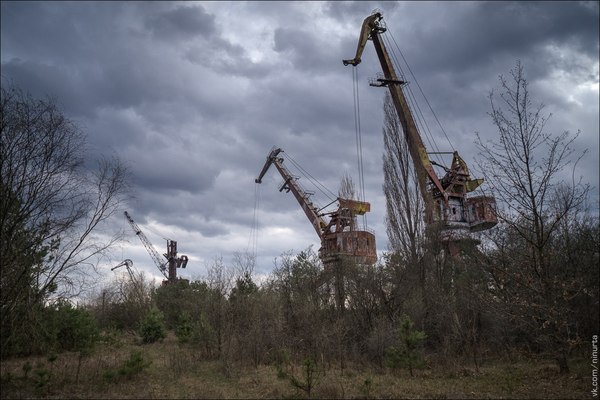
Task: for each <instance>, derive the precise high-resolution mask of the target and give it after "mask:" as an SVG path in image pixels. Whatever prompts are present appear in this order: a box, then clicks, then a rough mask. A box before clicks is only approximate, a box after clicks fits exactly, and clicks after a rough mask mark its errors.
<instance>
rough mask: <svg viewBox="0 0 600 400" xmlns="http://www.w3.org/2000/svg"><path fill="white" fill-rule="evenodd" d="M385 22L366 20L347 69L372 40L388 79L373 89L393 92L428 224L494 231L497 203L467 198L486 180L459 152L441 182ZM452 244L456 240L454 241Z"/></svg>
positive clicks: (448, 229) (374, 16)
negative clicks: (473, 171)
mask: <svg viewBox="0 0 600 400" xmlns="http://www.w3.org/2000/svg"><path fill="white" fill-rule="evenodd" d="M382 18H383V16H382V15H381V13H380V12H374V13H373V14H372V15H370V16H368V17H367V18H365V19H364V21H363V24H362V27H361V32H360V36H359V42H358V46H357V50H356V55H355V57H354V58H353V59H349V60H342V61H343V63H344V65H353V66H356V65H358V64H359V63H360V62H361V55H362V52H363V50H364V47H365V45H366V42H367V40H368V39H371V40H372V42H373V45H374V46H375V51H376V52H377V57H378V58H379V62H380V64H381V68H382V70H383V74H384V78H382V79H377V81H379V84H372V86H385V87H388V88H389V90H390V95H391V97H392V101H393V103H394V107H395V109H396V112H397V115H398V119H399V120H400V123H401V125H402V129H403V131H404V135H405V138H406V142H407V145H408V149H409V153H410V156H411V158H412V160H413V164H414V165H415V170H416V173H417V179H418V183H419V186H420V190H421V195H422V197H423V199H424V201H425V221H426V223H427V224H428V225H430V224H432V223H434V222H435V221H442V222H443V223H444V224H445V226H444V230H445V231H446V232H447V233H449V235H450V237H451V236H453V235H454V233H452V232H451V231H452V230H454V231H456V232H458V231H463V232H464V231H465V230H469V229H470V230H471V231H479V230H484V229H489V228H491V227H492V226H494V225H496V223H497V222H498V221H497V217H496V215H495V204H496V203H495V199H494V198H493V197H489V196H479V197H473V198H470V199H467V198H466V194H467V193H468V192H471V191H473V190H475V188H477V187H478V186H479V185H481V183H483V179H471V177H470V176H469V169H468V167H467V164H466V163H465V162H464V160H463V159H462V158H461V157H460V156H459V155H458V152H456V151H455V152H454V153H453V159H452V164H451V167H450V168H445V167H444V168H445V170H446V175H445V176H444V177H443V178H442V179H440V178H438V175H437V173H436V172H435V170H434V168H433V163H432V161H431V160H430V159H429V156H428V154H427V149H426V148H425V145H424V144H423V140H422V139H421V135H420V134H419V131H418V129H417V125H416V123H415V120H414V117H413V115H412V113H411V110H410V107H409V106H408V102H407V100H406V97H405V95H404V92H403V90H402V89H403V86H404V85H405V84H406V82H404V81H402V80H400V79H398V76H397V75H396V71H395V69H394V66H393V64H392V61H391V58H390V56H389V54H388V52H387V50H386V48H385V45H384V43H383V41H382V39H381V34H382V33H384V32H385V31H386V28H385V27H384V26H383V25H382V24H381V22H380V21H381V20H382ZM460 235H462V234H460V233H459V234H458V236H456V238H459V236H460ZM452 240H454V239H452V238H450V241H452Z"/></svg>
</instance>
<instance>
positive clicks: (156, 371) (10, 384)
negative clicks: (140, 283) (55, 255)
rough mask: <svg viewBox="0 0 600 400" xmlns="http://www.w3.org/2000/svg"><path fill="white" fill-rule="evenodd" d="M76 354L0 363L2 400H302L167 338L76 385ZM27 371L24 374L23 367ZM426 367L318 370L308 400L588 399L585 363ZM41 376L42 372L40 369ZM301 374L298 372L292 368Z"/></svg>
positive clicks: (111, 354)
mask: <svg viewBox="0 0 600 400" xmlns="http://www.w3.org/2000/svg"><path fill="white" fill-rule="evenodd" d="M133 351H141V352H142V354H143V357H144V360H147V361H151V365H150V366H149V367H148V368H147V369H145V370H143V371H142V372H140V373H139V374H137V375H132V376H131V377H130V379H126V378H125V377H120V378H118V379H116V380H115V379H113V380H109V379H107V378H106V377H105V375H106V371H108V370H117V369H118V368H119V367H120V366H122V365H123V363H124V362H125V360H127V359H128V358H129V356H130V354H131V352H133ZM77 358H78V357H77V354H74V353H64V354H59V355H58V358H57V359H56V360H55V361H54V362H49V361H48V359H47V358H46V357H29V358H23V359H11V360H7V361H4V362H2V364H1V376H2V391H1V396H2V398H7V399H9V398H32V397H38V398H60V399H64V398H73V399H76V398H94V399H103V398H119V399H128V398H132V399H133V398H138V399H153V398H177V399H188V398H189V399H202V398H206V399H221V398H222V399H232V398H269V399H272V398H304V397H306V394H305V393H304V392H302V391H299V390H298V389H295V388H294V387H293V386H292V385H291V384H290V383H289V381H287V380H285V379H278V378H277V370H276V368H275V367H273V366H262V365H261V366H259V367H258V368H256V369H255V368H249V367H242V366H239V365H235V364H227V365H225V364H224V363H222V362H220V361H208V360H203V359H201V358H200V357H199V356H198V353H197V352H195V351H194V350H193V349H190V348H185V347H181V346H179V345H178V344H177V341H176V339H175V338H174V337H173V336H172V335H171V336H169V337H168V338H167V339H166V340H165V341H163V342H162V343H155V344H151V345H140V344H138V343H137V341H136V339H135V338H134V337H132V336H129V337H122V338H120V340H119V342H118V343H115V344H112V345H101V346H99V348H98V349H97V350H96V351H95V352H94V354H92V355H91V356H89V357H88V358H86V359H85V361H84V363H83V365H82V367H81V373H80V378H79V382H76V379H75V375H76V369H77ZM26 363H29V365H31V367H32V368H31V370H30V371H29V372H28V373H27V374H25V371H24V370H23V366H24V365H25V364H26ZM430 364H431V368H430V369H427V370H423V371H418V372H417V374H416V376H415V377H410V375H409V374H408V373H407V372H404V371H400V372H397V371H377V370H375V369H371V368H368V367H359V366H355V367H349V368H346V369H344V371H341V370H339V369H336V368H331V369H328V370H325V371H322V373H321V376H320V377H319V380H318V384H317V385H316V387H315V389H314V391H313V392H312V397H313V398H329V399H331V398H348V399H351V398H435V399H452V398H460V399H465V398H474V399H482V398H484V399H485V398H494V399H498V398H511V399H512V398H557V399H559V398H560V399H565V398H587V397H589V390H590V388H591V371H589V368H588V366H587V363H585V361H581V362H579V363H578V362H573V363H572V369H573V371H572V373H571V374H570V375H569V376H560V375H559V374H558V370H557V369H556V368H555V367H554V366H553V365H552V364H551V363H537V362H536V363H533V362H519V363H515V364H508V363H502V362H496V363H494V364H490V365H487V366H485V365H484V366H483V367H482V368H481V369H480V371H479V372H477V373H476V372H475V371H473V370H472V369H469V368H462V367H452V368H442V367H439V366H435V365H433V363H430ZM44 371H45V372H44ZM296 371H297V373H299V371H300V368H297V369H296Z"/></svg>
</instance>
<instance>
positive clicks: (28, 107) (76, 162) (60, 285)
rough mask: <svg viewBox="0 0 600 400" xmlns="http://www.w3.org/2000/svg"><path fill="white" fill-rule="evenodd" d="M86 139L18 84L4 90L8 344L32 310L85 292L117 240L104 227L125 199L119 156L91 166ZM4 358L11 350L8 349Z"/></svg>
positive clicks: (1, 257) (0, 194)
mask: <svg viewBox="0 0 600 400" xmlns="http://www.w3.org/2000/svg"><path fill="white" fill-rule="evenodd" d="M84 151H85V136H84V134H83V133H82V132H81V130H80V129H79V128H78V127H77V126H76V125H75V124H74V123H73V121H71V120H70V119H68V118H67V117H66V116H65V115H64V114H63V113H62V111H61V110H60V109H59V108H58V106H57V105H56V102H55V101H53V100H51V99H47V100H39V99H35V98H33V97H32V96H31V95H29V94H27V93H25V92H23V91H22V90H21V89H19V88H17V87H14V86H8V87H5V86H3V87H2V88H1V92H0V170H1V175H0V198H1V200H0V232H1V234H2V236H1V239H0V250H1V251H0V261H1V263H0V267H1V271H2V274H1V275H2V279H1V280H0V285H1V287H0V289H1V290H0V292H1V293H2V294H1V307H2V344H3V346H2V347H3V348H8V347H10V346H8V347H5V346H4V345H5V344H8V342H10V341H11V340H12V339H14V333H15V330H14V329H16V328H17V325H22V326H21V328H24V329H25V332H28V331H30V329H28V328H27V327H26V326H25V325H23V324H26V321H28V316H29V315H30V312H31V310H33V309H34V307H33V305H35V304H42V303H43V301H44V300H46V299H47V298H48V296H49V295H51V294H54V295H56V296H59V295H60V296H63V297H64V296H68V295H72V294H73V293H74V292H76V291H77V290H79V289H80V288H81V285H82V283H83V280H84V279H85V278H86V276H90V274H89V272H90V268H93V267H94V265H95V264H94V261H95V260H96V258H97V257H98V256H100V255H102V254H103V253H104V252H105V251H106V250H107V249H108V248H109V247H110V246H111V245H112V244H114V243H115V242H116V241H117V240H118V235H115V236H104V237H105V239H102V238H101V237H100V236H99V235H98V234H97V232H98V228H99V227H100V226H101V225H102V223H103V222H105V221H106V220H107V219H108V218H109V217H110V216H111V215H112V214H113V213H114V212H115V211H116V210H117V208H118V206H119V205H120V204H121V201H122V200H124V196H123V195H124V194H125V189H126V171H125V168H124V166H123V165H122V164H121V163H120V162H119V160H118V159H117V158H112V159H101V160H100V161H99V163H98V165H97V168H96V169H92V170H89V169H86V168H85V165H84V160H85V157H86V154H85V152H84ZM3 353H4V352H3Z"/></svg>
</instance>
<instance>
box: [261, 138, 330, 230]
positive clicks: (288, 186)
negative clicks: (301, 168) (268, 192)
mask: <svg viewBox="0 0 600 400" xmlns="http://www.w3.org/2000/svg"><path fill="white" fill-rule="evenodd" d="M282 152H283V150H282V149H281V148H273V150H271V153H269V155H268V156H267V160H266V161H265V165H264V166H263V169H262V170H261V172H260V174H259V175H258V178H256V180H255V182H256V183H261V182H262V178H263V176H264V175H265V173H266V172H267V170H268V169H269V167H270V166H271V164H273V165H275V168H277V171H279V173H280V174H281V176H282V177H283V181H284V183H283V185H282V186H281V188H280V189H279V191H280V192H281V191H283V190H285V191H286V192H292V194H293V195H294V197H295V198H296V200H297V201H298V204H300V207H301V208H302V210H303V211H304V213H305V214H306V217H307V218H308V220H309V221H310V223H311V225H312V226H313V228H314V229H315V232H317V235H319V238H320V239H321V238H322V237H323V229H324V228H325V227H326V226H327V223H326V222H325V220H323V218H322V217H321V216H320V215H319V211H318V210H317V208H316V207H315V206H314V205H313V203H312V202H311V201H310V200H309V198H310V195H309V194H308V193H306V192H305V191H304V190H302V188H301V187H300V185H298V182H297V181H296V178H295V177H294V176H292V174H290V172H289V171H288V169H287V168H286V167H285V166H284V165H283V158H281V157H278V155H279V153H282Z"/></svg>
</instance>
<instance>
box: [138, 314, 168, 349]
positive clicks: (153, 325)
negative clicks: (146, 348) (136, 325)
mask: <svg viewBox="0 0 600 400" xmlns="http://www.w3.org/2000/svg"><path fill="white" fill-rule="evenodd" d="M140 336H141V337H142V341H143V342H144V343H154V342H156V341H157V340H162V339H164V338H165V337H166V336H167V331H166V328H165V317H164V315H163V313H162V312H161V311H160V310H159V309H158V308H156V307H152V308H151V309H150V311H148V313H147V314H146V316H145V317H144V319H143V320H142V324H141V326H140Z"/></svg>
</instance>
